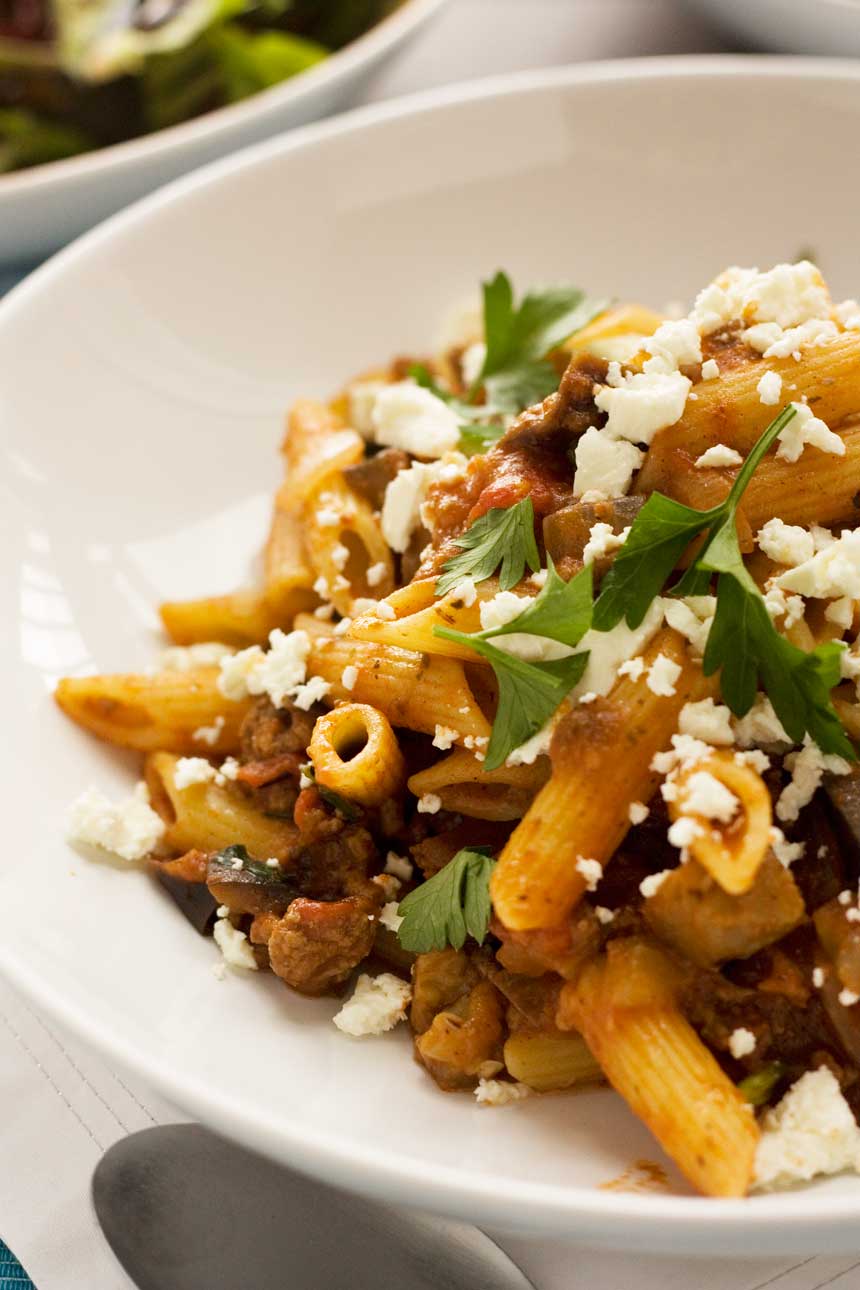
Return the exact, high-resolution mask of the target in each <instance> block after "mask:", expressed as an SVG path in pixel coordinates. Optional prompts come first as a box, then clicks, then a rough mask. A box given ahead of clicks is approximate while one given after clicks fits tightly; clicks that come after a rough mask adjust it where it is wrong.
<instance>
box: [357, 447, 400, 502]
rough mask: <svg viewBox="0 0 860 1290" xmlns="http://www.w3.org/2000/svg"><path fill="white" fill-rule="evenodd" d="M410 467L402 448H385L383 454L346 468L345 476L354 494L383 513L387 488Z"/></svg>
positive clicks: (379, 453)
mask: <svg viewBox="0 0 860 1290" xmlns="http://www.w3.org/2000/svg"><path fill="white" fill-rule="evenodd" d="M408 466H409V458H408V457H407V455H406V453H405V452H403V451H401V449H400V448H383V450H382V452H377V453H374V455H373V456H372V457H365V458H364V460H363V461H359V462H357V463H356V464H355V465H354V466H347V467H345V469H344V472H343V476H344V479H345V480H346V482H347V483H348V484H349V486H350V488H351V489H352V490H353V492H355V493H358V495H359V497H363V498H364V499H365V501H367V502H369V503H370V505H371V506H372V507H373V509H374V510H375V511H381V510H382V503H383V502H384V501H385V490H386V488H387V487H388V485H389V484H390V483H391V481H392V479H394V477H395V475H397V474H398V472H399V471H401V470H406V469H407V468H408Z"/></svg>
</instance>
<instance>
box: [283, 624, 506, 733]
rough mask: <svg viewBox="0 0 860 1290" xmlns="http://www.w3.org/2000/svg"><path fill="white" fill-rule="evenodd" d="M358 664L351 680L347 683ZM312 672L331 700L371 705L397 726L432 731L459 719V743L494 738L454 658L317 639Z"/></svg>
mask: <svg viewBox="0 0 860 1290" xmlns="http://www.w3.org/2000/svg"><path fill="white" fill-rule="evenodd" d="M347 668H354V669H355V677H354V678H353V677H352V676H351V674H350V679H351V680H352V681H353V684H352V685H351V686H350V687H347V686H345V685H344V683H343V674H344V671H345V669H347ZM308 675H309V676H310V675H315V676H321V677H322V678H323V679H324V680H326V681H328V682H329V684H330V686H331V689H330V691H329V696H328V697H329V698H330V699H333V700H340V701H341V702H343V701H346V702H353V701H355V702H356V703H369V704H370V705H371V707H374V708H378V709H379V711H380V712H382V713H384V714H385V716H386V717H387V718H388V720H389V721H390V722H391V724H392V725H393V726H405V727H406V729H407V730H418V731H421V732H423V733H424V734H428V735H432V734H435V732H436V727H437V725H439V726H448V725H450V723H451V722H454V721H456V723H457V725H456V732H457V740H456V742H458V743H462V742H463V741H464V740H465V739H466V738H468V737H469V736H471V737H472V738H473V739H487V740H489V737H490V723H489V721H488V720H487V718H486V717H485V716H484V714H483V712H482V711H481V708H480V706H479V704H478V702H477V700H476V698H475V695H474V694H473V692H472V689H471V687H470V685H469V682H468V681H467V679H466V674H465V672H464V670H463V664H462V663H460V662H458V661H457V660H456V659H453V658H430V657H429V656H428V655H426V654H418V653H416V652H415V651H412V650H404V649H397V648H395V647H394V646H391V645H372V644H370V643H369V642H368V641H354V640H350V639H349V638H348V637H345V636H330V637H327V638H325V637H317V638H316V639H315V640H314V641H312V644H311V652H310V656H309V658H308Z"/></svg>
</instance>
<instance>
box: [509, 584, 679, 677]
mask: <svg viewBox="0 0 860 1290" xmlns="http://www.w3.org/2000/svg"><path fill="white" fill-rule="evenodd" d="M667 604H668V601H665V600H663V599H662V598H661V597H659V596H658V597H656V598H655V599H654V600H652V601H651V604H650V605H649V606H648V612H647V613H646V615H645V617H644V618H643V619H642V622H641V623H640V624H639V626H638V627H634V628H631V627H628V626H627V623H626V622H625V621H624V619H623V618H622V620H621V622H620V623H616V624H615V626H614V627H613V628H612V629H611V630H610V631H608V632H598V631H595V629H594V628H591V630H589V631H587V632H586V633H585V635H584V636H583V638H582V640H581V641H580V642H579V645H578V646H577V649H578V650H588V651H589V655H588V662H587V663H586V665H585V671H584V672H583V674H582V677H581V678H580V681H579V683H578V684H577V686H576V688H575V689H574V690H573V694H574V697H579V695H580V694H597V695H599V696H600V697H601V698H602V697H603V696H604V695H606V694H608V693H609V691H610V690H611V689H612V687H613V685H614V684H615V678H616V676H618V673H619V669H620V668H621V667H622V665H623V664H624V663H626V662H627V661H628V660H630V659H633V658H635V657H636V656H637V655H639V654H641V652H642V650H643V649H644V648H645V646H646V645H647V644H648V642H649V641H650V640H651V638H652V636H654V635H655V633H656V632H657V630H658V629H659V627H660V625H661V623H662V621H663V612H664V609H665V606H666V605H667ZM500 639H501V638H500Z"/></svg>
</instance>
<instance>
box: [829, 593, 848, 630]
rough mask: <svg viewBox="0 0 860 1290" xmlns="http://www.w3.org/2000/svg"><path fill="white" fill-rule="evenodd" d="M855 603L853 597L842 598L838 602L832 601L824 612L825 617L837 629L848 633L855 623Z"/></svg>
mask: <svg viewBox="0 0 860 1290" xmlns="http://www.w3.org/2000/svg"><path fill="white" fill-rule="evenodd" d="M854 603H855V602H854V600H853V599H852V597H851V596H840V598H839V599H838V600H831V602H830V604H829V605H828V606H827V608H826V609H825V610H824V617H825V618H826V619H827V621H828V622H830V623H835V624H836V626H837V627H841V628H842V629H843V631H847V630H848V628H849V627H850V626H851V624H852V623H853V622H854Z"/></svg>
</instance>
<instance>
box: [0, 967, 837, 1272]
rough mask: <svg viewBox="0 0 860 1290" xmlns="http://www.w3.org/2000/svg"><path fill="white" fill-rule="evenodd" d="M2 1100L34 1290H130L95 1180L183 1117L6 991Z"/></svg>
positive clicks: (583, 1259)
mask: <svg viewBox="0 0 860 1290" xmlns="http://www.w3.org/2000/svg"><path fill="white" fill-rule="evenodd" d="M0 1089H2V1091H3V1104H4V1107H6V1108H11V1110H7V1113H6V1114H4V1116H3V1121H2V1125H1V1126H0V1159H2V1161H3V1168H2V1170H0V1236H2V1238H3V1239H4V1240H5V1241H6V1243H7V1245H9V1246H10V1248H11V1249H12V1250H13V1251H14V1252H15V1254H16V1255H17V1256H18V1258H19V1259H20V1260H21V1262H22V1263H23V1265H24V1267H25V1268H26V1270H27V1272H28V1273H29V1274H30V1276H31V1277H32V1279H33V1281H34V1282H35V1284H36V1286H37V1288H38V1290H133V1287H132V1284H131V1282H130V1281H129V1280H128V1278H127V1277H126V1276H125V1275H124V1273H123V1272H122V1270H121V1269H120V1267H119V1265H118V1264H117V1263H116V1261H115V1260H114V1258H113V1255H112V1254H111V1252H110V1250H109V1248H108V1246H107V1244H106V1242H105V1241H104V1239H103V1237H102V1235H101V1232H100V1230H99V1228H98V1224H97V1223H96V1220H95V1216H94V1214H93V1212H92V1208H91V1205H90V1197H89V1186H90V1178H91V1176H92V1171H93V1169H94V1168H95V1165H96V1163H97V1162H98V1160H99V1158H100V1156H101V1154H102V1152H103V1151H104V1150H105V1149H106V1148H107V1147H109V1146H110V1145H111V1143H113V1142H116V1141H117V1140H118V1139H119V1138H121V1137H123V1136H125V1135H126V1134H127V1133H134V1132H135V1131H136V1130H138V1129H145V1128H148V1127H149V1126H151V1125H153V1124H164V1123H169V1122H171V1121H178V1120H182V1119H185V1118H187V1117H184V1116H183V1115H182V1114H181V1113H180V1112H178V1111H176V1110H175V1109H174V1108H172V1107H171V1106H169V1105H168V1104H167V1103H166V1102H164V1101H163V1100H162V1099H161V1098H159V1097H158V1096H156V1095H155V1094H153V1093H151V1092H148V1091H146V1090H143V1089H141V1088H140V1087H139V1086H138V1085H137V1084H136V1083H134V1082H132V1081H130V1080H128V1079H126V1078H124V1077H123V1078H121V1077H120V1076H118V1075H116V1074H114V1073H113V1072H112V1071H111V1070H110V1068H109V1067H108V1066H106V1065H105V1064H104V1063H103V1062H101V1061H100V1060H99V1059H98V1058H96V1057H93V1056H92V1055H91V1054H90V1053H88V1052H87V1051H86V1050H84V1049H83V1048H82V1047H81V1046H80V1044H78V1043H77V1042H76V1041H73V1040H71V1039H69V1038H67V1037H66V1036H65V1035H63V1034H61V1033H60V1032H59V1031H57V1030H56V1029H55V1028H54V1027H53V1026H50V1025H48V1023H47V1022H45V1021H44V1020H43V1019H42V1017H41V1016H39V1015H38V1013H36V1012H35V1011H34V1010H33V1009H32V1008H31V1007H30V1006H29V1005H28V1004H27V1003H26V1002H25V1001H24V1000H23V999H21V998H19V997H18V996H17V995H15V994H14V993H13V992H12V990H11V989H10V988H9V987H8V986H6V985H5V984H2V983H0ZM496 1239H497V1240H498V1241H499V1244H500V1245H502V1247H503V1248H504V1249H506V1250H507V1251H508V1253H509V1254H510V1255H511V1257H512V1258H513V1259H514V1260H515V1262H517V1263H518V1264H519V1265H520V1267H521V1268H522V1269H523V1271H524V1272H525V1273H526V1274H527V1275H528V1276H529V1277H530V1278H531V1279H532V1281H533V1282H534V1284H535V1286H536V1288H537V1290H574V1287H588V1290H765V1287H767V1290H822V1288H823V1287H824V1286H830V1285H835V1286H837V1287H838V1288H839V1290H850V1288H851V1287H854V1286H856V1285H857V1282H858V1280H860V1271H858V1269H860V1260H858V1259H852V1258H850V1257H846V1258H837V1259H832V1258H813V1259H805V1260H801V1259H784V1260H777V1261H774V1260H772V1259H771V1260H766V1261H760V1260H744V1261H743V1262H737V1263H735V1262H731V1261H730V1260H729V1261H727V1260H725V1259H720V1260H714V1261H712V1262H696V1261H691V1260H673V1259H654V1258H644V1257H642V1256H641V1255H630V1256H624V1255H605V1254H599V1253H592V1252H589V1251H585V1250H579V1249H577V1250H574V1249H573V1248H572V1247H570V1246H567V1245H564V1244H561V1243H558V1242H553V1241H546V1240H523V1239H522V1238H519V1237H518V1238H516V1239H515V1238H513V1237H504V1236H503V1237H498V1236H497V1238H496ZM164 1290H171V1287H170V1286H169V1285H168V1284H165V1286H164ZM403 1290H408V1287H407V1286H404V1287H403Z"/></svg>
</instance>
